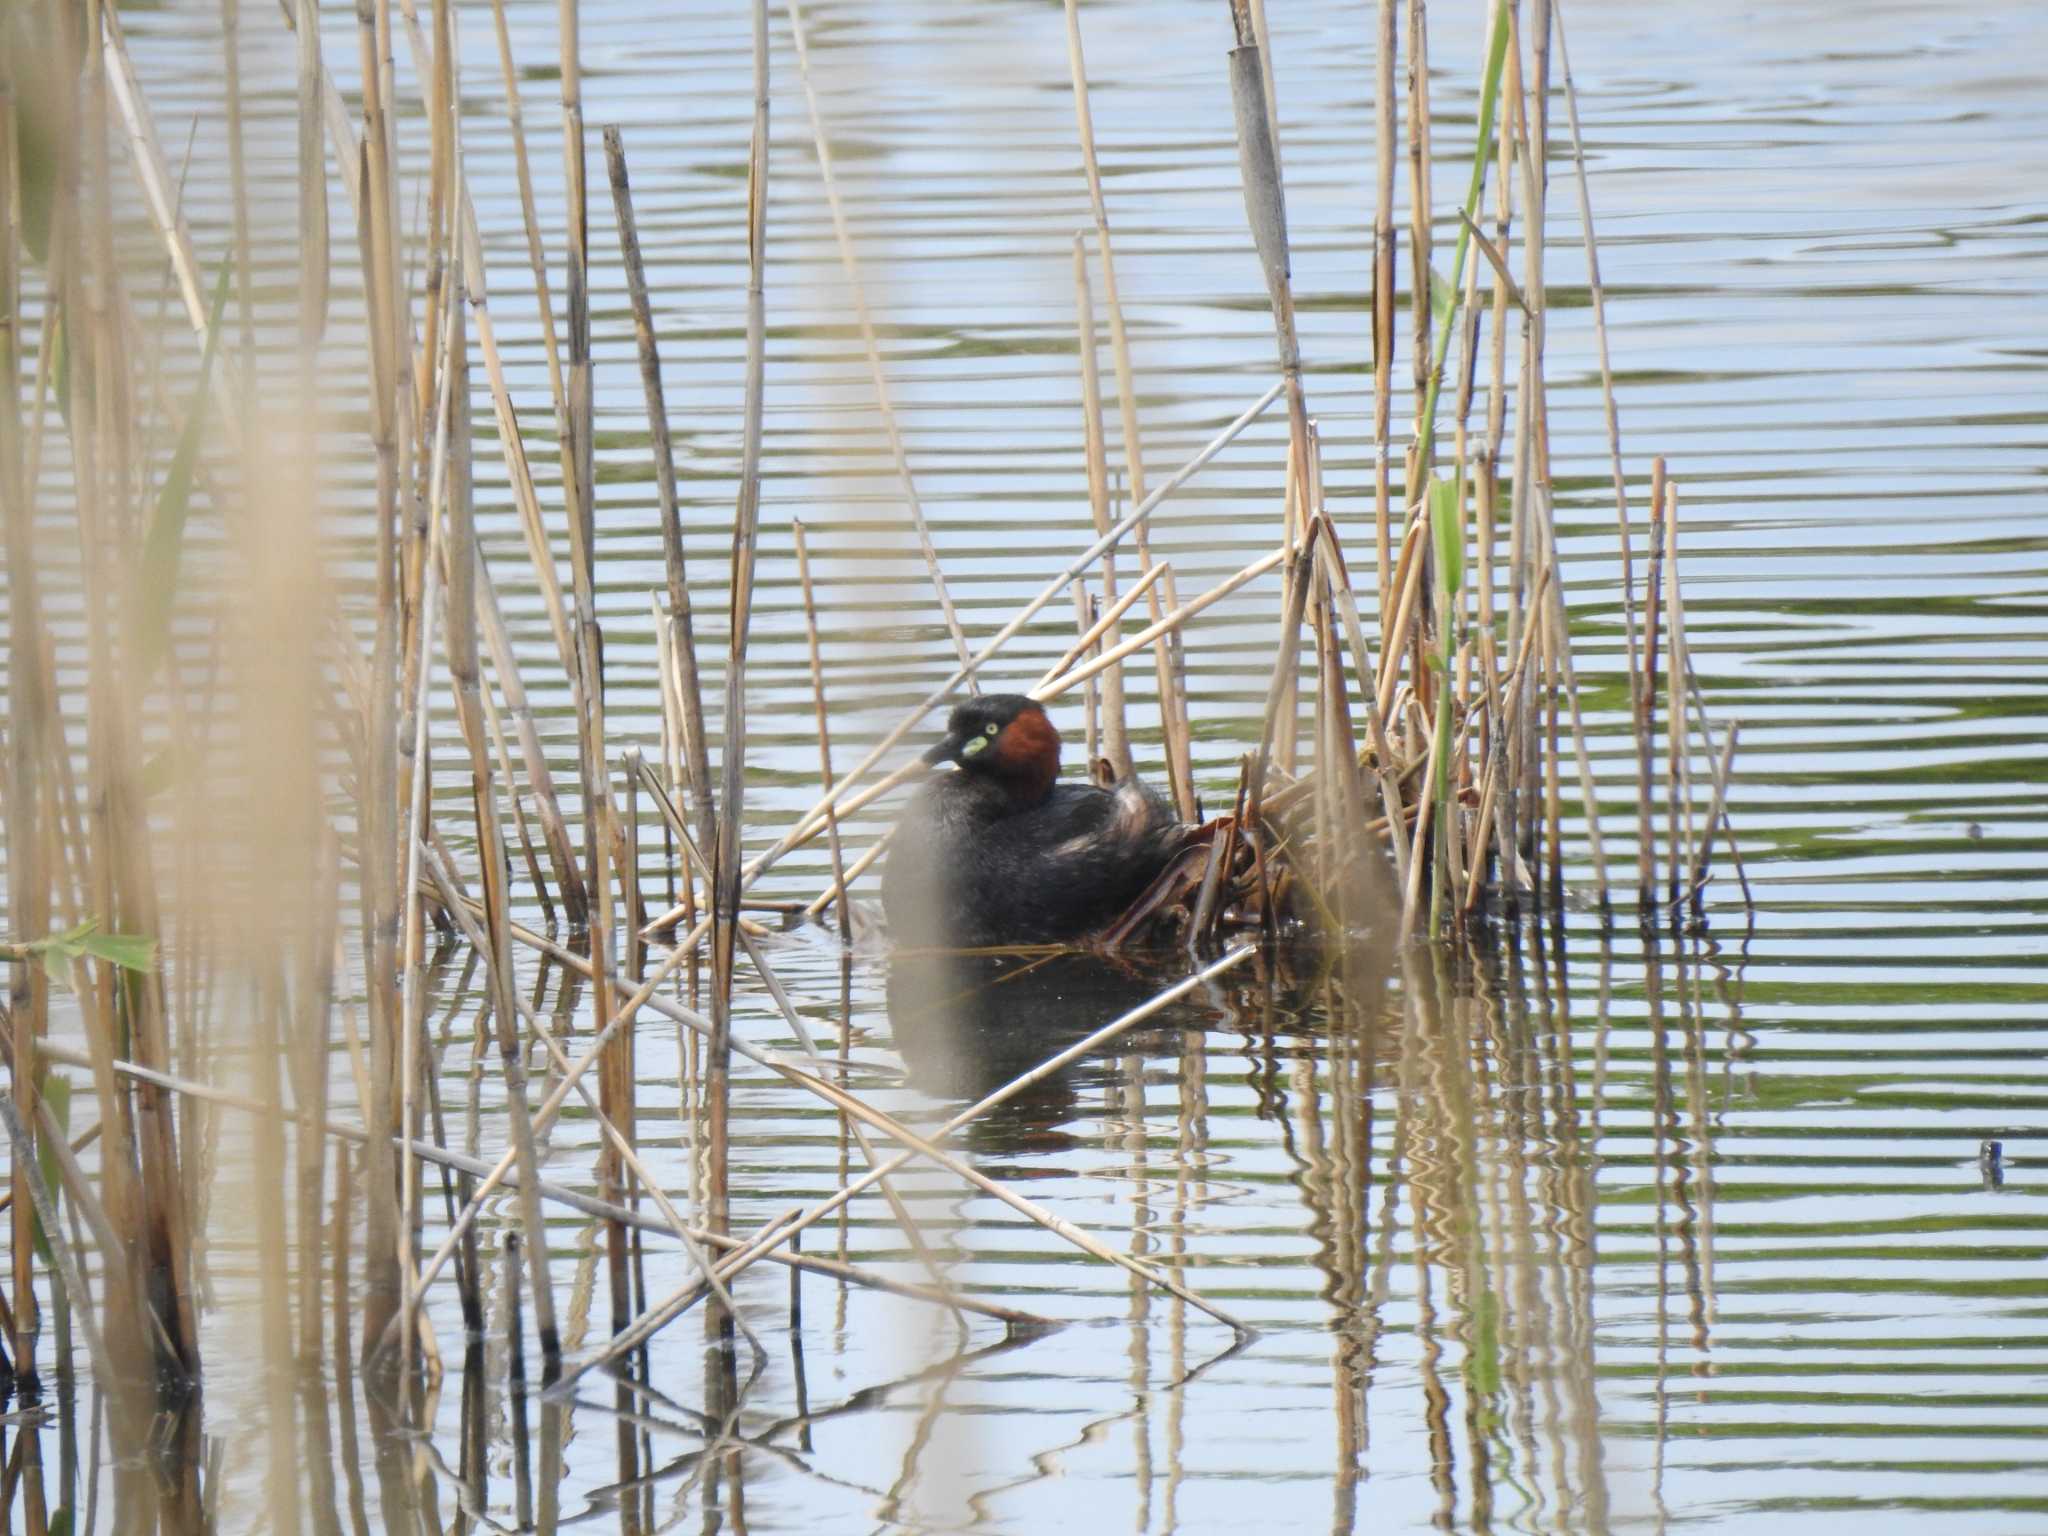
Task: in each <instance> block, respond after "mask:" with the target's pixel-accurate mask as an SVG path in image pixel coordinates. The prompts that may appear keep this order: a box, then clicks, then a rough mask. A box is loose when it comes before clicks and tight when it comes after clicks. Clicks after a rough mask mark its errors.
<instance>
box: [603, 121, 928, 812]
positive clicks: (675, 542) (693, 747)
mask: <svg viewBox="0 0 2048 1536" xmlns="http://www.w3.org/2000/svg"><path fill="white" fill-rule="evenodd" d="M604 157H605V165H606V167H607V168H608V169H609V171H610V174H611V184H612V209H613V212H614V213H615V214H616V215H617V217H618V222H619V251H620V256H621V259H622V260H623V262H624V264H625V268H626V296H627V298H628V300H629V301H630V303H631V304H632V308H633V337H634V341H635V343H636V344H637V345H638V347H639V352H640V387H641V390H642V392H643V393H644V394H645V395H646V397H647V430H648V435H649V440H650V442H651V444H652V446H653V450H654V484H655V491H656V494H657V495H658V497H659V499H660V500H659V505H660V511H661V554H662V564H663V567H664V569H665V570H666V571H667V573H668V589H667V594H668V611H667V613H666V614H665V615H664V619H665V622H666V624H667V625H668V626H670V627H671V628H672V630H673V634H674V638H673V640H672V641H671V654H672V657H673V664H674V667H675V688H676V691H677V692H678V693H679V694H680V695H681V701H682V707H683V714H682V725H683V729H682V745H683V748H684V761H685V762H686V763H688V765H689V772H690V794H691V795H692V797H693V798H694V799H695V800H696V802H697V824H698V828H699V831H698V836H700V837H701V838H703V839H704V841H705V842H706V843H709V842H710V841H711V840H712V836H713V829H714V826H715V819H714V813H713V810H712V803H711V758H710V753H709V749H708V748H707V746H706V744H705V733H704V691H703V688H702V687H701V686H700V684H699V683H698V680H697V630H696V624H695V621H694V620H693V618H692V616H691V612H690V587H689V581H688V571H687V567H686V565H685V562H684V559H683V514H682V511H681V509H680V507H679V506H678V504H677V502H676V461H675V449H674V446H673V444H672V442H671V440H670V436H669V430H668V401H667V399H666V397H665V396H664V394H663V392H662V387H661V349H660V347H659V345H658V343H657V342H656V340H655V335H654V308H653V305H652V304H651V303H650V302H649V300H648V296H647V273H646V270H645V268H644V266H643V265H642V263H641V259H640V231H639V227H638V225H637V224H636V222H635V220H634V217H633V190H632V186H631V184H630V183H629V181H628V180H627V177H626V149H625V144H624V142H623V141H622V140H621V138H620V136H619V130H618V129H617V128H616V127H607V128H606V129H605V130H604ZM921 521H922V520H921V519H920V522H921ZM948 611H949V612H950V609H949V610H948Z"/></svg>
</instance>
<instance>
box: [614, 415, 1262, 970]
mask: <svg viewBox="0 0 2048 1536" xmlns="http://www.w3.org/2000/svg"><path fill="white" fill-rule="evenodd" d="M1284 387H1285V386H1284V384H1275V385H1273V386H1272V387H1271V388H1270V389H1268V390H1267V391H1266V392H1265V394H1263V395H1262V396H1260V397H1259V399H1258V400H1256V401H1254V402H1253V403H1252V405H1251V406H1250V407H1249V408H1248V409H1247V410H1245V411H1244V412H1242V413H1241V414H1240V415H1239V416H1238V417H1237V418H1236V419H1235V420H1233V421H1232V422H1231V423H1230V424H1229V425H1228V426H1226V427H1225V428H1224V429H1223V430H1222V431H1221V432H1219V433H1217V435H1216V436H1215V437H1213V438H1211V439H1210V440H1209V441H1208V442H1207V443H1206V444H1204V445H1203V447H1202V448H1201V450H1200V451H1199V452H1197V453H1196V454H1195V456H1194V457H1193V458H1191V459H1189V460H1188V461H1187V463H1185V464H1183V465H1182V466H1181V467H1180V468H1179V469H1178V470H1176V471H1175V472H1174V473H1173V475H1172V476H1171V477H1170V478H1169V479H1168V480H1167V481H1166V482H1165V483H1164V484H1162V485H1160V486H1159V487H1158V488H1156V489H1155V490H1154V491H1153V492H1152V494H1151V495H1150V496H1148V497H1146V498H1145V500H1144V501H1142V502H1140V503H1139V504H1138V505H1137V507H1135V508H1134V509H1133V510H1132V511H1130V512H1129V513H1127V514H1126V515H1125V516H1124V517H1123V518H1121V519H1120V520H1119V521H1118V522H1117V524H1116V525H1115V526H1114V527H1112V528H1111V529H1110V530H1109V532H1108V533H1107V534H1104V535H1102V536H1101V537H1100V538H1098V539H1096V541H1095V542H1094V543H1093V544H1091V545H1090V546H1089V547H1088V548H1087V549H1086V550H1084V551H1083V552H1082V553H1081V554H1080V555H1079V556H1078V557H1077V558H1075V559H1074V560H1072V561H1069V562H1068V564H1067V566H1066V568H1065V569H1063V570H1062V571H1061V572H1060V573H1059V574H1058V575H1056V576H1055V577H1053V579H1052V580H1051V581H1050V582H1048V583H1047V584H1046V585H1045V586H1044V587H1043V588H1041V589H1040V590H1039V592H1038V595H1037V596H1036V597H1034V598H1032V600H1031V601H1030V602H1028V603H1026V604H1025V605H1024V606H1023V607H1022V608H1021V609H1019V610H1018V611H1017V612H1016V613H1015V614H1013V615H1012V616H1011V617H1010V619H1009V620H1008V622H1006V623H1005V624H1004V625H1003V627H1002V628H1001V629H999V630H997V631H996V633H995V634H994V635H992V636H991V637H990V638H989V639H988V640H986V641H985V642H983V644H982V647H981V649H980V650H979V651H977V652H976V653H975V655H974V657H973V658H972V662H971V665H970V666H968V667H965V668H958V669H956V670H955V671H954V672H953V673H952V674H951V675H949V676H948V677H947V678H946V680H945V681H944V682H943V683H941V684H940V685H939V686H938V687H937V688H936V689H934V690H933V691H932V692H931V693H929V694H927V695H926V696H925V698H924V700H923V701H922V702H921V703H919V704H918V705H917V706H916V707H915V708H914V709H912V710H911V711H910V712H909V713H908V714H906V715H905V716H904V717H903V718H902V719H901V720H900V721H898V722H897V724H896V725H895V726H894V727H893V728H891V730H890V731H889V732H888V733H887V734H885V735H884V736H883V737H882V739H881V740H880V741H878V742H877V743H876V744H875V745H874V746H872V747H870V748H869V749H868V752H867V755H866V756H865V757H863V758H862V759H861V760H860V762H859V763H857V764H855V765H854V767H853V769H852V770H851V771H850V772H849V773H847V774H846V775H844V776H843V777H842V778H841V779H840V781H839V784H838V787H837V788H836V789H834V790H833V791H832V792H831V793H830V794H828V795H826V796H824V797H823V798H822V799H821V800H820V801H819V802H818V803H817V804H815V805H813V806H812V807H811V809H810V810H809V811H807V812H806V813H805V814H804V815H803V816H802V817H801V818H799V820H798V821H797V824H796V826H795V827H793V828H791V830H789V831H788V832H786V833H784V834H783V835H782V837H781V838H779V839H777V841H776V842H775V843H774V844H773V845H772V846H771V847H769V848H768V849H767V850H766V851H765V852H763V853H761V854H758V855H756V856H755V858H754V859H753V860H752V861H750V862H749V863H748V865H747V866H746V868H745V869H744V870H743V871H741V875H740V882H741V889H742V890H744V889H746V888H747V887H748V886H750V885H752V884H753V882H754V881H755V880H756V879H758V878H759V877H760V876H761V874H762V873H763V872H765V871H766V870H768V869H769V868H771V867H772V866H773V865H774V864H775V863H776V861H777V860H779V859H781V858H782V857H783V855H784V854H786V853H788V852H789V851H790V850H791V849H793V848H797V847H800V846H802V845H803V844H804V843H806V842H808V841H809V840H810V839H811V838H813V837H816V836H817V835H818V834H819V833H820V832H822V831H824V829H825V813H826V810H827V808H828V807H829V808H832V809H836V811H837V812H838V814H840V815H841V816H846V815H849V814H851V813H852V812H853V811H854V810H855V809H857V808H858V807H859V806H862V805H866V804H867V803H868V802H869V801H871V800H873V799H874V798H876V797H877V796H878V795H879V794H881V793H884V792H885V791H886V790H887V789H890V788H893V787H894V786H895V785H896V784H900V783H902V782H903V780H904V779H906V778H909V777H911V776H912V775H913V773H915V772H917V771H920V770H919V767H918V765H916V764H912V765H909V766H908V767H906V768H900V769H898V770H897V771H896V772H894V773H892V774H891V775H889V776H888V778H887V779H885V780H884V781H883V782H882V783H881V784H879V785H875V786H871V787H870V788H868V789H866V790H862V791H860V792H859V794H858V795H857V796H856V795H854V794H853V786H854V785H855V784H856V783H858V782H859V780H860V779H862V778H863V777H864V776H865V775H866V774H867V772H868V770H869V769H871V768H873V767H874V766H875V765H876V764H877V763H878V762H880V761H881V760H882V758H883V757H885V756H886V755H887V754H888V753H889V752H890V750H891V749H893V748H894V747H895V746H896V744H897V743H898V742H900V741H901V740H903V738H904V737H905V736H907V735H909V734H910V732H911V731H913V730H914V729H916V728H917V726H918V725H919V724H920V723H921V722H922V721H923V719H924V717H925V716H926V715H928V714H930V713H931V711H932V710H934V709H936V708H938V707H939V705H941V704H943V703H944V702H945V701H946V700H947V698H948V697H950V696H951V694H952V692H953V690H954V688H956V687H957V686H958V685H959V684H960V683H961V682H963V681H965V679H966V678H967V677H968V675H969V674H970V673H971V672H974V671H978V670H979V669H980V668H981V667H982V666H983V665H984V664H985V663H986V662H987V661H988V659H989V658H990V657H991V656H993V655H994V654H995V653H996V652H997V651H999V650H1000V649H1002V647H1003V646H1004V645H1006V644H1007V643H1008V642H1009V641H1010V640H1011V639H1012V638H1013V637H1015V636H1016V635H1017V634H1018V632H1019V631H1021V630H1022V629H1023V628H1024V626H1025V625H1026V624H1028V623H1029V622H1030V621H1031V620H1032V618H1033V617H1035V616H1036V615H1037V614H1038V612H1039V611H1040V610H1041V609H1043V608H1044V607H1045V605H1046V604H1048V603H1050V602H1051V601H1052V600H1053V599H1054V598H1055V597H1057V596H1058V595H1059V594H1060V592H1061V591H1062V590H1063V589H1064V588H1065V587H1066V585H1067V583H1068V582H1070V581H1072V580H1073V579H1074V578H1075V577H1076V576H1079V575H1080V574H1081V573H1082V572H1083V571H1085V570H1087V568H1088V567H1089V566H1090V565H1092V564H1094V562H1095V560H1096V559H1097V558H1098V557H1099V556H1100V555H1102V554H1103V553H1104V552H1105V551H1106V550H1108V549H1109V548H1110V547H1111V546H1112V545H1114V544H1115V543H1116V542H1117V541H1118V540H1119V539H1121V538H1122V537H1123V536H1124V535H1125V534H1126V533H1129V532H1130V531H1131V530H1132V529H1133V528H1135V527H1137V526H1138V525H1139V524H1140V523H1142V522H1143V521H1144V520H1145V519H1146V518H1147V517H1149V516H1151V515H1152V512H1153V510H1154V509H1155V508H1157V507H1158V506H1159V505H1160V503H1162V502H1163V501H1164V500H1165V499H1166V498H1167V497H1168V496H1170V495H1172V494H1173V492H1174V491H1176V490H1178V489H1179V488H1180V487H1181V486H1182V485H1183V484H1185V483H1186V482H1187V481H1188V480H1189V479H1190V478H1192V477H1193V476H1194V474H1195V473H1196V472H1197V471H1198V470H1200V469H1201V468H1202V466H1204V465H1205V464H1207V463H1208V462H1209V461H1210V460H1211V459H1213V458H1215V456H1216V455H1217V454H1218V453H1220V452H1221V451H1222V450H1223V448H1224V447H1225V446H1226V445H1227V444H1228V443H1229V442H1230V441H1231V440H1232V439H1234V438H1235V437H1236V436H1237V435H1238V434H1239V433H1240V432H1242V431H1243V430H1244V429H1245V428H1246V427H1248V426H1250V425H1251V423H1252V422H1253V421H1255V420H1257V419H1258V417H1259V416H1260V414H1261V413H1263V412H1264V411H1265V409H1266V407H1267V406H1269V405H1271V404H1272V403H1273V402H1274V401H1275V400H1277V399H1278V398H1279V397H1280V393H1281V390H1282V389H1283V388H1284ZM681 916H682V909H681V908H680V907H677V908H673V909H671V910H670V911H668V912H666V913H663V914H662V915H661V916H660V917H657V918H655V919H654V920H653V921H652V922H650V923H649V924H648V927H649V929H650V930H658V929H662V928H666V927H669V926H671V925H672V924H674V923H675V922H676V920H677V919H678V918H680V917H681Z"/></svg>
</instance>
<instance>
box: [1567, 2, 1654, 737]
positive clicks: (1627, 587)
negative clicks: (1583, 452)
mask: <svg viewBox="0 0 2048 1536" xmlns="http://www.w3.org/2000/svg"><path fill="white" fill-rule="evenodd" d="M1550 6H1551V23H1552V25H1553V26H1554V27H1555V28H1556V29H1557V61H1558V72H1559V74H1560V75H1562V76H1563V79H1564V105H1565V115H1566V118H1567V120H1568V121H1569V122H1570V124H1571V130H1572V169H1573V172H1574V181H1575V184H1576V186H1577V188H1578V198H1579V236H1580V241H1581V244H1582V245H1583V247H1584V249H1585V253H1586V289H1587V292H1588V294H1589V295H1590V297H1591V299H1592V309H1593V350H1594V355H1595V356H1596V357H1597V358H1598V359H1599V363H1600V403H1601V407H1602V410H1603V412H1604V414H1605V418H1606V424H1607V458H1608V467H1609V470H1610V472H1611V474H1612V476H1613V479H1614V516H1615V526H1616V528H1617V530H1618V531H1619V533H1620V535H1621V623H1622V633H1623V635H1624V637H1625V639H1626V641H1627V646H1628V683H1629V696H1630V698H1631V699H1633V698H1634V697H1635V695H1636V693H1637V692H1638V691H1639V690H1640V689H1641V687H1642V675H1641V674H1642V656H1641V653H1640V650H1639V647H1638V645H1637V640H1636V606H1635V575H1634V572H1633V571H1631V570H1630V568H1629V567H1630V558H1629V534H1628V482H1627V478H1626V477H1625V476H1624V475H1623V473H1622V468H1621V418H1620V415H1619V413H1618V412H1617V411H1616V409H1615V403H1614V368H1613V365H1612V363H1611V362H1610V361H1609V358H1608V350H1607V294H1606V290H1605V289H1604V288H1603V287H1602V286H1601V283H1600V247H1599V242H1598V241H1597V240H1595V239H1594V237H1593V199H1592V193H1591V192H1590V191H1589V190H1588V184H1587V176H1586V146H1585V140H1584V138H1583V137H1582V136H1581V133H1580V130H1579V93H1578V89H1577V87H1575V86H1574V85H1573V84H1572V59H1571V53H1570V51H1569V50H1568V49H1567V48H1566V46H1565V36H1564V9H1563V7H1562V6H1561V5H1559V4H1558V0H1550Z"/></svg>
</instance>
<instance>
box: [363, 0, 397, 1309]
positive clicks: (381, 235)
mask: <svg viewBox="0 0 2048 1536" xmlns="http://www.w3.org/2000/svg"><path fill="white" fill-rule="evenodd" d="M356 31H357V47H358V56H359V59H360V63H361V81H362V107H363V140H362V145H361V152H360V153H361V158H360V163H359V168H358V170H357V179H358V182H359V190H358V192H357V195H356V206H357V237H358V244H359V247H360V253H361V261H362V270H363V288H364V307H365V310H366V321H365V329H366V330H367V332H368V336H369V366H370V380H369V395H370V433H371V442H372V447H373V451H374V453H375V457H376V467H377V495H376V508H375V514H374V518H375V520H374V523H373V527H374V530H375V534H374V537H375V552H374V556H373V561H372V570H373V572H374V575H375V592H376V605H375V609H374V611H375V614H376V635H375V639H374V641H373V643H372V647H371V659H370V667H369V673H368V678H367V682H368V704H369V716H368V719H367V720H366V722H365V728H364V738H363V751H364V761H365V765H366V771H365V773H364V775H363V778H362V787H361V791H360V795H359V799H360V803H361V805H362V829H361V834H360V846H359V848H358V850H357V860H358V864H359V866H360V868H361V870H362V878H361V881H360V891H361V897H362V922H363V972H364V975H365V976H366V977H367V978H368V987H369V1015H370V1070H369V1084H368V1088H369V1092H368V1097H367V1098H366V1099H365V1101H364V1102H365V1105H366V1109H365V1113H366V1115H367V1117H368V1123H369V1128H370V1131H371V1133H372V1134H371V1140H370V1143H369V1145H368V1147H367V1148H366V1153H365V1159H364V1168H363V1177H364V1189H365V1192H366V1200H367V1203H368V1207H369V1210H368V1217H367V1221H366V1225H365V1229H364V1238H363V1266H364V1280H365V1286H364V1295H363V1309H364V1310H363V1315H364V1323H365V1328H366V1333H368V1332H380V1331H382V1329H383V1328H384V1327H385V1326H386V1325H387V1324H389V1323H390V1322H391V1320H392V1319H393V1318H395V1317H397V1316H398V1314H399V1311H400V1303H401V1294H400V1286H399V1268H398V1209H397V1199H396V1195H397V1185H396V1178H397V1174H396V1168H395V1161H394V1158H393V1148H392V1145H391V1142H392V1138H393V1137H394V1136H395V1135H396V1133H397V1125H398V1107H397V1103H396V1099H395V1094H394V1089H395V1086H396V1073H397V1065H396V1060H395V1056H396V1049H397V1042H398V1035H399V1031H400V1030H401V1029H402V1028H403V1027H404V1026H403V1023H402V1022H401V1019H400V1015H399V999H398V993H397V986H396V978H397V975H398V965H397V962H396V957H395V956H394V953H393V951H394V949H395V948H396V940H397V929H398V870H397V864H396V859H397V852H398V828H397V824H396V821H395V819H394V810H395V808H396V806H397V804H398V789H397V783H396V779H397V764H398V717H397V701H398V694H397V688H398V634H397V621H398V545H397V519H398V489H399V487H398V462H399V459H398V454H399V448H398V437H399V430H400V427H399V414H400V409H401V402H400V399H399V386H398V380H399V377H400V372H399V348H398V344H397V341H396V332H397V328H398V321H397V318H396V315H397V306H398V302H399V298H398V295H399V286H398V267H397V261H396V258H395V249H396V246H395V239H394V236H393V233H392V230H391V224H392V220H393V213H394V210H395V207H396V193H395V190H394V189H393V188H392V185H391V181H392V169H391V161H390V153H389V150H390V143H391V140H390V134H389V132H388V129H387V123H386V103H387V101H388V98H387V97H386V95H385V93H384V89H383V79H384V76H383V74H382V71H381V70H380V68H379V64H378V57H377V19H376V12H375V7H374V6H373V4H372V3H371V0H357V3H356Z"/></svg>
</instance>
